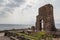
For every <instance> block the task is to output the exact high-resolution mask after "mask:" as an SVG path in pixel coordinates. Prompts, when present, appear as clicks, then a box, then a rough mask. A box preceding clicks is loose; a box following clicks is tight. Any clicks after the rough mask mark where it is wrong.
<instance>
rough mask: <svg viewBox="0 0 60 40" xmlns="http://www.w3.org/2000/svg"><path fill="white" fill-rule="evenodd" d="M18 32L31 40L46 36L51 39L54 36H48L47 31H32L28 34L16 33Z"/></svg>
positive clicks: (38, 39) (39, 39)
mask: <svg viewBox="0 0 60 40" xmlns="http://www.w3.org/2000/svg"><path fill="white" fill-rule="evenodd" d="M16 34H17V35H19V36H21V35H23V37H24V38H26V39H30V40H41V39H46V38H48V39H49V40H50V39H51V38H52V36H51V35H49V36H47V35H46V33H45V32H37V33H31V34H30V35H27V34H25V33H16Z"/></svg>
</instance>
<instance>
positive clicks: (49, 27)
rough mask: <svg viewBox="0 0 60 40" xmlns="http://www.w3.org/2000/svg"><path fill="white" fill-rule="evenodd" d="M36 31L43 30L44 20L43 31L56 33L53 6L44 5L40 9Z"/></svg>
mask: <svg viewBox="0 0 60 40" xmlns="http://www.w3.org/2000/svg"><path fill="white" fill-rule="evenodd" d="M36 19H37V20H36V30H37V31H41V30H42V20H43V30H45V31H55V30H56V28H55V23H54V16H53V6H52V5H51V4H47V5H44V6H42V7H40V8H39V14H38V15H37V17H36Z"/></svg>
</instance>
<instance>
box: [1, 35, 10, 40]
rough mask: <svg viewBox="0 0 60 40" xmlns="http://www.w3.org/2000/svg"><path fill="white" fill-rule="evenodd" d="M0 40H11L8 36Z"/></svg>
mask: <svg viewBox="0 0 60 40" xmlns="http://www.w3.org/2000/svg"><path fill="white" fill-rule="evenodd" d="M0 40H11V39H10V38H9V37H6V36H0Z"/></svg>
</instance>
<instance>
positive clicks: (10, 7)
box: [0, 0, 60, 24]
mask: <svg viewBox="0 0 60 40" xmlns="http://www.w3.org/2000/svg"><path fill="white" fill-rule="evenodd" d="M49 3H50V4H52V5H53V6H54V19H55V23H60V0H0V24H35V21H36V16H37V15H38V8H40V7H41V6H43V5H45V4H49Z"/></svg>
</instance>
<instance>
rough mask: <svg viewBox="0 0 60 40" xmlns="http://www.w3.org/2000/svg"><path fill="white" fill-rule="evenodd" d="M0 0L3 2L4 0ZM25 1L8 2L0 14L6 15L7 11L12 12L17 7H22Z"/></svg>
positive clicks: (14, 0) (13, 0)
mask: <svg viewBox="0 0 60 40" xmlns="http://www.w3.org/2000/svg"><path fill="white" fill-rule="evenodd" d="M0 1H1V2H2V0H0ZM9 1H10V0H9ZM24 3H25V0H11V1H10V2H9V3H8V4H6V5H5V6H4V9H3V10H2V11H0V13H1V14H0V16H4V15H5V14H7V12H10V13H12V12H13V11H14V9H15V8H16V7H20V6H21V5H23V4H24ZM1 5H3V4H1Z"/></svg>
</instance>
